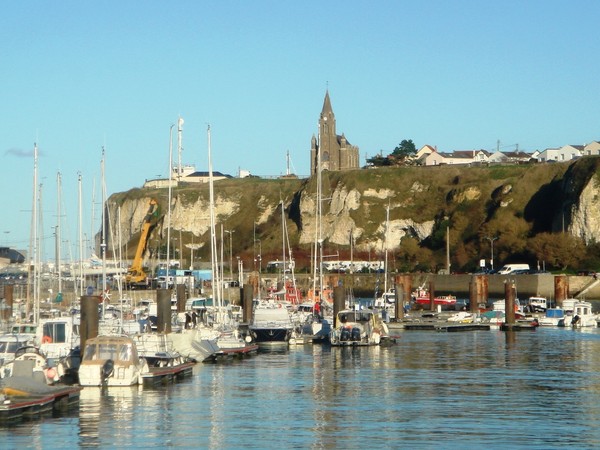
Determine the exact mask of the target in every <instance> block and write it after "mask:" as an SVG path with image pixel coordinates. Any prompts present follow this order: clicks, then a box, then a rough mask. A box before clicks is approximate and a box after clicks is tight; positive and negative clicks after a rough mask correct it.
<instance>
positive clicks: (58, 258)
mask: <svg viewBox="0 0 600 450" xmlns="http://www.w3.org/2000/svg"><path fill="white" fill-rule="evenodd" d="M61 197H62V176H61V174H60V172H58V173H57V174H56V199H57V200H56V269H57V270H58V293H57V295H60V294H61V293H62V270H61V252H60V250H61V235H60V219H61V217H60V216H61V204H60V203H61Z"/></svg>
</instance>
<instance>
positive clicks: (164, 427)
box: [0, 329, 600, 449]
mask: <svg viewBox="0 0 600 450" xmlns="http://www.w3.org/2000/svg"><path fill="white" fill-rule="evenodd" d="M399 334H400V337H399V339H398V344H397V345H395V346H393V347H389V348H379V347H374V348H354V349H350V348H346V349H343V348H342V349H340V348H330V347H327V346H320V345H315V346H304V347H293V348H290V349H289V350H288V349H285V350H279V351H268V352H261V353H260V354H259V355H257V356H254V357H252V358H249V359H245V360H242V361H234V362H230V363H225V364H217V365H197V366H196V367H195V371H194V375H193V377H190V378H188V379H186V380H184V381H182V382H180V383H177V384H174V385H171V386H167V387H163V388H160V389H145V390H139V389H137V388H125V389H123V388H115V389H112V388H110V389H108V390H107V391H101V390H100V389H91V388H85V389H84V390H83V391H82V395H81V401H80V406H79V409H78V410H75V411H73V412H72V413H70V414H68V415H66V416H62V417H56V418H51V417H50V418H45V419H43V420H36V421H32V422H23V423H21V424H18V425H17V426H13V427H11V428H8V427H2V428H0V447H1V448H31V447H35V448H59V447H61V448H62V447H64V448H75V447H98V448H115V447H119V448H124V447H133V448H148V447H184V448H185V447H187V448H192V447H195V448H215V449H221V448H365V449H369V448H457V447H462V448H482V447H484V446H486V447H489V448H525V447H527V448H542V449H547V448H564V447H567V446H568V447H572V448H598V447H600V330H597V329H594V330H591V331H587V332H581V331H574V330H570V329H538V330H537V331H535V332H529V331H526V332H517V333H511V334H509V333H503V332H499V331H476V332H464V333H437V332H431V331H406V332H400V333H399Z"/></svg>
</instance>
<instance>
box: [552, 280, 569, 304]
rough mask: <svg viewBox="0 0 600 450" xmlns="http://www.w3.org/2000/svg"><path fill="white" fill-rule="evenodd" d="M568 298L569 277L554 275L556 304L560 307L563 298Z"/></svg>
mask: <svg viewBox="0 0 600 450" xmlns="http://www.w3.org/2000/svg"><path fill="white" fill-rule="evenodd" d="M567 298H569V278H568V277H567V276H566V275H555V276H554V299H555V300H556V306H558V307H562V305H563V300H565V299H567Z"/></svg>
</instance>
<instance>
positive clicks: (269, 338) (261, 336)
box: [250, 327, 292, 344]
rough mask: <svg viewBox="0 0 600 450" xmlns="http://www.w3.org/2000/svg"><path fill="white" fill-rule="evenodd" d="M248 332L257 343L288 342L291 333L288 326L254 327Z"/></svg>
mask: <svg viewBox="0 0 600 450" xmlns="http://www.w3.org/2000/svg"><path fill="white" fill-rule="evenodd" d="M250 333H251V335H252V338H253V339H254V342H256V343H257V344H260V343H265V342H288V341H289V340H290V336H291V334H292V330H291V329H290V328H254V327H250Z"/></svg>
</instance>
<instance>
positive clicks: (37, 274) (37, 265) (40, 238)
mask: <svg viewBox="0 0 600 450" xmlns="http://www.w3.org/2000/svg"><path fill="white" fill-rule="evenodd" d="M42 187H43V184H42V183H40V184H39V189H38V205H37V210H38V223H37V224H36V228H38V231H37V232H36V234H37V241H36V243H35V246H36V248H37V250H36V260H35V275H34V283H35V293H34V310H33V311H34V312H33V315H34V320H35V323H38V322H39V321H40V299H41V283H42V280H41V273H42V251H41V250H42V247H41V245H42V242H43V241H44V240H43V236H42V232H43V230H44V227H43V215H42V211H43V209H42V204H43V203H42Z"/></svg>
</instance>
